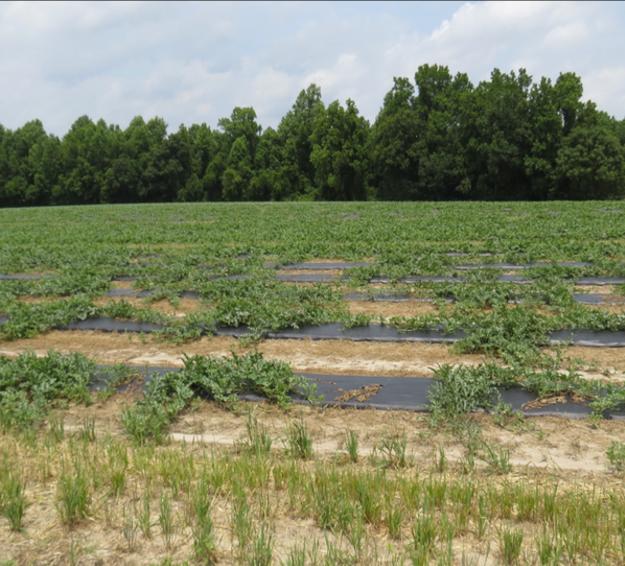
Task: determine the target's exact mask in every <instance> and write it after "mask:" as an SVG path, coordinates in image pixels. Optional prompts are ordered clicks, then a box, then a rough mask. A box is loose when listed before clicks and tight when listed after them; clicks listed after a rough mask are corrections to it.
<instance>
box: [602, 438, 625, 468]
mask: <svg viewBox="0 0 625 566" xmlns="http://www.w3.org/2000/svg"><path fill="white" fill-rule="evenodd" d="M606 455H607V457H608V461H609V462H610V466H611V467H612V468H613V469H614V470H616V471H619V472H623V471H625V442H617V441H615V442H612V444H610V447H609V448H608V450H607V452H606Z"/></svg>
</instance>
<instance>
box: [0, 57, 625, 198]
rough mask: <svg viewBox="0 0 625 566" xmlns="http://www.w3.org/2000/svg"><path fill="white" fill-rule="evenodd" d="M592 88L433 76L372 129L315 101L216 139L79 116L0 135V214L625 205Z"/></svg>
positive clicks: (427, 69)
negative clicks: (109, 207)
mask: <svg viewBox="0 0 625 566" xmlns="http://www.w3.org/2000/svg"><path fill="white" fill-rule="evenodd" d="M582 94H583V86H582V82H581V79H580V78H579V77H578V76H577V75H576V74H574V73H562V74H560V76H559V77H558V79H557V80H556V81H555V82H553V81H551V80H550V79H548V78H544V77H543V78H541V79H540V81H538V82H535V81H533V79H532V77H531V76H530V75H528V74H527V72H526V71H525V70H523V69H521V70H519V71H518V72H514V71H512V72H509V73H504V72H501V71H500V70H498V69H495V70H494V71H493V72H492V73H491V76H490V79H489V80H485V81H482V82H480V83H479V84H477V85H473V84H472V83H471V81H470V80H469V78H468V76H467V75H466V74H465V73H457V74H456V75H452V74H451V73H450V71H449V69H448V68H447V67H445V66H439V65H422V66H421V67H419V69H418V70H417V72H416V73H415V76H414V80H410V79H408V78H405V77H398V78H397V77H396V78H395V79H394V84H393V87H392V88H391V90H390V91H389V92H388V93H387V94H386V96H385V97H384V101H383V104H382V107H381V109H380V111H379V114H378V116H377V117H376V119H375V121H374V122H373V123H372V124H369V122H368V121H367V120H366V119H365V118H363V117H362V116H361V115H360V114H359V112H358V108H357V107H356V104H355V102H354V101H352V100H347V101H346V103H345V104H344V105H343V104H341V103H340V102H339V101H335V102H332V103H331V104H329V105H328V106H325V105H324V103H323V102H322V99H321V91H320V89H319V87H318V86H316V85H314V84H312V85H310V86H309V87H308V88H306V89H305V90H303V91H302V92H301V93H300V94H299V96H298V97H297V99H296V100H295V103H294V104H293V106H292V108H291V109H290V110H289V111H288V112H287V114H286V115H285V116H284V117H283V118H282V120H281V121H280V123H279V125H278V126H277V128H275V129H274V128H266V129H263V128H262V127H261V126H260V124H259V123H258V121H257V117H256V113H255V111H254V109H253V108H240V107H237V108H235V109H234V110H233V111H232V114H231V115H230V116H229V117H227V118H222V119H221V120H219V122H218V127H217V128H211V127H209V126H207V125H206V124H194V125H192V126H190V127H187V126H185V125H181V126H180V127H179V129H178V130H177V131H175V132H172V133H170V134H168V132H167V125H166V123H165V122H164V121H163V120H162V119H161V118H152V119H150V120H148V121H145V120H144V119H143V118H141V117H140V116H139V117H136V118H134V119H133V120H132V121H131V122H130V124H129V125H128V127H127V128H126V129H121V128H120V127H119V126H116V125H112V124H107V123H106V122H105V121H104V120H99V121H97V122H94V121H93V120H91V119H90V118H89V117H87V116H82V117H80V118H78V119H77V120H76V121H75V122H74V123H73V125H72V126H71V128H70V129H69V131H68V132H67V133H66V134H65V135H64V136H63V137H62V138H59V137H57V136H55V135H52V134H48V133H46V131H45V129H44V126H43V124H42V123H41V121H39V120H33V121H31V122H28V123H26V124H25V125H24V126H22V127H21V128H18V129H16V130H13V131H11V130H9V129H6V128H3V127H2V126H1V125H0V206H31V205H47V204H93V203H128V202H163V201H257V200H365V199H381V200H420V199H424V200H450V199H474V200H475V199H492V200H495V199H496V200H508V199H523V200H545V199H601V198H619V197H623V196H625V120H621V121H619V120H616V119H615V118H613V117H611V116H609V115H608V114H606V113H605V112H603V111H600V110H599V109H598V108H597V106H596V105H595V104H594V103H593V102H590V101H586V102H583V101H582Z"/></svg>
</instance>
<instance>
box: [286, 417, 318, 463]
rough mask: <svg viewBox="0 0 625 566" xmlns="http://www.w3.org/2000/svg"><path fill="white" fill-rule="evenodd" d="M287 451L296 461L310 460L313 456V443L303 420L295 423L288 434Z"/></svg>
mask: <svg viewBox="0 0 625 566" xmlns="http://www.w3.org/2000/svg"><path fill="white" fill-rule="evenodd" d="M286 442H287V450H288V452H289V454H290V455H291V456H292V457H293V458H296V459H300V460H308V459H310V458H311V457H312V455H313V442H312V438H311V437H310V433H309V432H308V428H307V427H306V424H305V423H304V421H303V420H299V421H294V422H292V423H291V425H290V426H289V429H288V432H287V440H286Z"/></svg>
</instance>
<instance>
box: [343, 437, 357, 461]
mask: <svg viewBox="0 0 625 566" xmlns="http://www.w3.org/2000/svg"><path fill="white" fill-rule="evenodd" d="M345 449H346V450H347V454H348V456H349V461H350V462H352V463H354V464H355V463H356V462H358V433H357V432H355V431H353V430H348V431H347V433H346V434H345Z"/></svg>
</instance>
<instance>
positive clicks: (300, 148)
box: [277, 84, 325, 197]
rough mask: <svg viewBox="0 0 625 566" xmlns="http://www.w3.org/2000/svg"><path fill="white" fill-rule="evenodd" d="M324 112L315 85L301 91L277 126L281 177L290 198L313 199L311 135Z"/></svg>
mask: <svg viewBox="0 0 625 566" xmlns="http://www.w3.org/2000/svg"><path fill="white" fill-rule="evenodd" d="M324 111H325V108H324V105H323V101H322V100H321V89H320V88H319V87H318V86H317V85H316V84H311V85H309V86H308V87H307V88H306V89H304V90H302V91H301V92H300V93H299V94H298V96H297V99H296V100H295V102H294V104H293V106H292V107H291V109H290V110H289V111H288V112H287V114H286V115H285V116H284V118H282V120H281V121H280V124H279V125H278V130H277V131H278V135H279V137H280V140H281V144H282V146H283V153H282V169H283V171H282V174H281V178H283V179H284V180H285V182H286V183H287V184H288V187H289V193H290V195H291V196H295V197H297V196H300V197H301V196H304V195H312V194H313V192H314V189H315V170H314V166H313V163H312V160H311V154H312V142H311V135H312V133H313V129H314V127H315V121H316V120H317V118H318V116H319V115H320V114H323V113H324Z"/></svg>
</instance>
